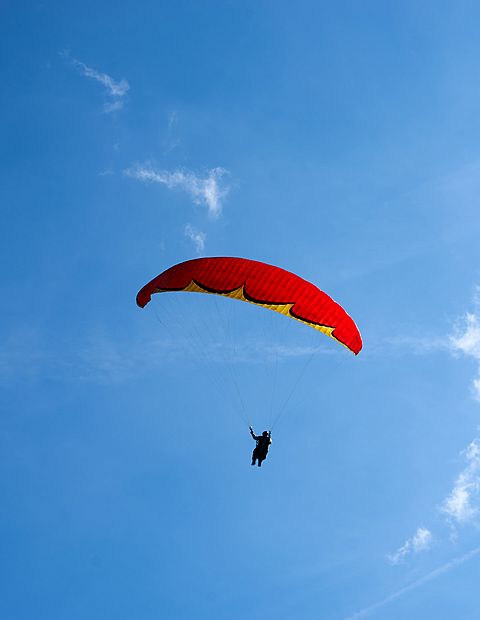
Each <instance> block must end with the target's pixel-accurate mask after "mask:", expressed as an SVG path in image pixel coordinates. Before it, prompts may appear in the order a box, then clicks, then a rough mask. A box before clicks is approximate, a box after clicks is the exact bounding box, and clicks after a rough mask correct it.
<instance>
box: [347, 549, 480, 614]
mask: <svg viewBox="0 0 480 620" xmlns="http://www.w3.org/2000/svg"><path fill="white" fill-rule="evenodd" d="M478 555H480V547H476V548H475V549H472V550H471V551H468V552H467V553H465V554H464V555H461V556H459V557H457V558H453V560H450V561H449V562H447V563H446V564H443V565H442V566H439V567H438V568H436V569H434V570H432V571H431V572H430V573H427V574H426V575H424V576H423V577H420V579H417V580H416V581H413V582H412V583H410V584H408V585H406V586H404V587H403V588H400V590H397V591H396V592H394V593H393V594H390V596H387V597H386V598H384V599H382V600H381V601H378V602H377V603H373V605H370V606H369V607H365V608H364V609H361V610H360V611H356V612H355V613H354V614H351V615H350V616H348V618H346V619H345V620H360V618H367V617H368V616H371V615H372V614H373V613H375V612H376V611H378V610H379V609H380V608H381V607H385V606H386V605H389V604H390V603H393V602H394V601H395V600H397V599H399V598H400V597H402V596H404V595H405V594H408V593H409V592H412V591H413V590H417V589H418V588H421V587H422V586H424V585H426V584H427V583H429V582H430V581H433V580H434V579H438V578H439V577H441V576H442V575H445V574H446V573H449V572H450V571H452V570H455V569H456V568H457V567H458V566H462V564H465V563H466V562H469V561H470V560H472V559H473V558H475V557H477V556H478Z"/></svg>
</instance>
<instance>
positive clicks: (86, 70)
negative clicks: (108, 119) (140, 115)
mask: <svg viewBox="0 0 480 620" xmlns="http://www.w3.org/2000/svg"><path fill="white" fill-rule="evenodd" d="M61 55H62V56H63V57H64V58H66V59H68V60H69V61H70V62H71V63H72V65H73V66H74V67H75V68H76V69H77V70H78V71H79V73H80V74H81V75H83V76H85V77H88V78H90V79H92V80H95V81H96V82H99V83H100V84H102V86H103V87H104V88H105V93H106V95H107V96H108V97H112V98H113V101H107V102H105V103H104V106H103V110H104V112H107V113H110V112H117V111H118V110H121V109H122V108H123V100H122V99H123V97H125V95H126V94H127V92H128V91H129V89H130V84H129V83H128V82H127V80H125V79H122V80H120V81H118V82H117V81H116V80H114V79H113V78H112V77H111V76H110V75H108V74H107V73H102V72H101V71H97V70H96V69H93V68H92V67H89V66H88V65H86V64H85V63H84V62H81V61H80V60H77V59H76V58H71V57H70V54H69V53H68V52H62V54H61Z"/></svg>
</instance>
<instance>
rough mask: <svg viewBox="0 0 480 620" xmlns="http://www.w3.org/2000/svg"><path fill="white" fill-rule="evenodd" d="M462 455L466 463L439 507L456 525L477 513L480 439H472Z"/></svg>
mask: <svg viewBox="0 0 480 620" xmlns="http://www.w3.org/2000/svg"><path fill="white" fill-rule="evenodd" d="M462 455H463V456H464V458H465V460H466V462H467V465H466V467H465V469H464V470H463V471H462V472H461V473H460V475H459V476H458V477H457V479H456V480H455V483H454V485H453V488H452V490H451V492H450V494H449V495H448V496H447V497H446V499H445V500H444V501H443V503H442V505H441V508H440V510H441V512H442V513H443V514H445V515H447V517H448V518H449V519H451V520H452V521H453V522H454V523H455V524H458V525H464V524H466V523H471V522H473V521H475V520H476V518H477V517H478V515H479V500H480V439H478V438H476V439H474V440H473V441H472V442H471V443H470V445H469V446H468V447H467V448H466V449H465V450H464V451H463V452H462Z"/></svg>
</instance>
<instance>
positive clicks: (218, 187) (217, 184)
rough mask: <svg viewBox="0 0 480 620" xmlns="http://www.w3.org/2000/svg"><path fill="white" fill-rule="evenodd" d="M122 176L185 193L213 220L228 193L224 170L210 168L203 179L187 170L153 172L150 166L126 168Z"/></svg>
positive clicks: (221, 207)
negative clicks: (203, 208) (204, 209)
mask: <svg viewBox="0 0 480 620" xmlns="http://www.w3.org/2000/svg"><path fill="white" fill-rule="evenodd" d="M124 174H126V175H127V176H129V177H131V178H133V179H136V180H137V181H141V182H143V183H158V184H160V185H165V187H167V188H168V189H181V190H183V191H185V192H186V193H187V194H188V195H189V196H190V197H191V198H192V200H193V202H194V203H195V204H199V205H203V206H205V207H206V208H207V211H208V214H209V215H210V217H211V218H213V219H216V218H218V217H219V216H220V214H221V212H222V209H223V199H224V198H225V197H226V195H227V194H228V192H229V188H228V186H227V185H226V184H225V183H224V181H223V178H224V177H225V175H226V174H227V171H226V170H225V169H224V168H212V169H211V170H209V171H208V173H207V174H206V176H203V177H202V176H198V175H196V174H195V173H193V172H191V171H189V170H173V171H169V170H154V169H153V168H152V167H151V166H135V167H133V168H128V169H127V170H125V171H124Z"/></svg>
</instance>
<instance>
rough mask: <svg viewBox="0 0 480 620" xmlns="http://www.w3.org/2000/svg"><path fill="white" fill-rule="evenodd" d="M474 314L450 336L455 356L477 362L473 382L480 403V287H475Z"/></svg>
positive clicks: (463, 320)
mask: <svg viewBox="0 0 480 620" xmlns="http://www.w3.org/2000/svg"><path fill="white" fill-rule="evenodd" d="M473 301H474V309H473V312H467V313H466V314H465V316H464V317H463V318H462V319H461V320H460V321H459V322H458V324H457V326H456V328H455V332H454V334H453V335H452V336H450V340H449V343H450V349H451V351H452V352H453V353H454V354H463V355H467V356H468V357H472V358H473V359H474V360H475V361H476V362H477V372H476V376H475V378H474V379H473V381H472V390H473V396H474V398H475V400H477V401H479V402H480V286H476V287H475V294H474V300H473Z"/></svg>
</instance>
